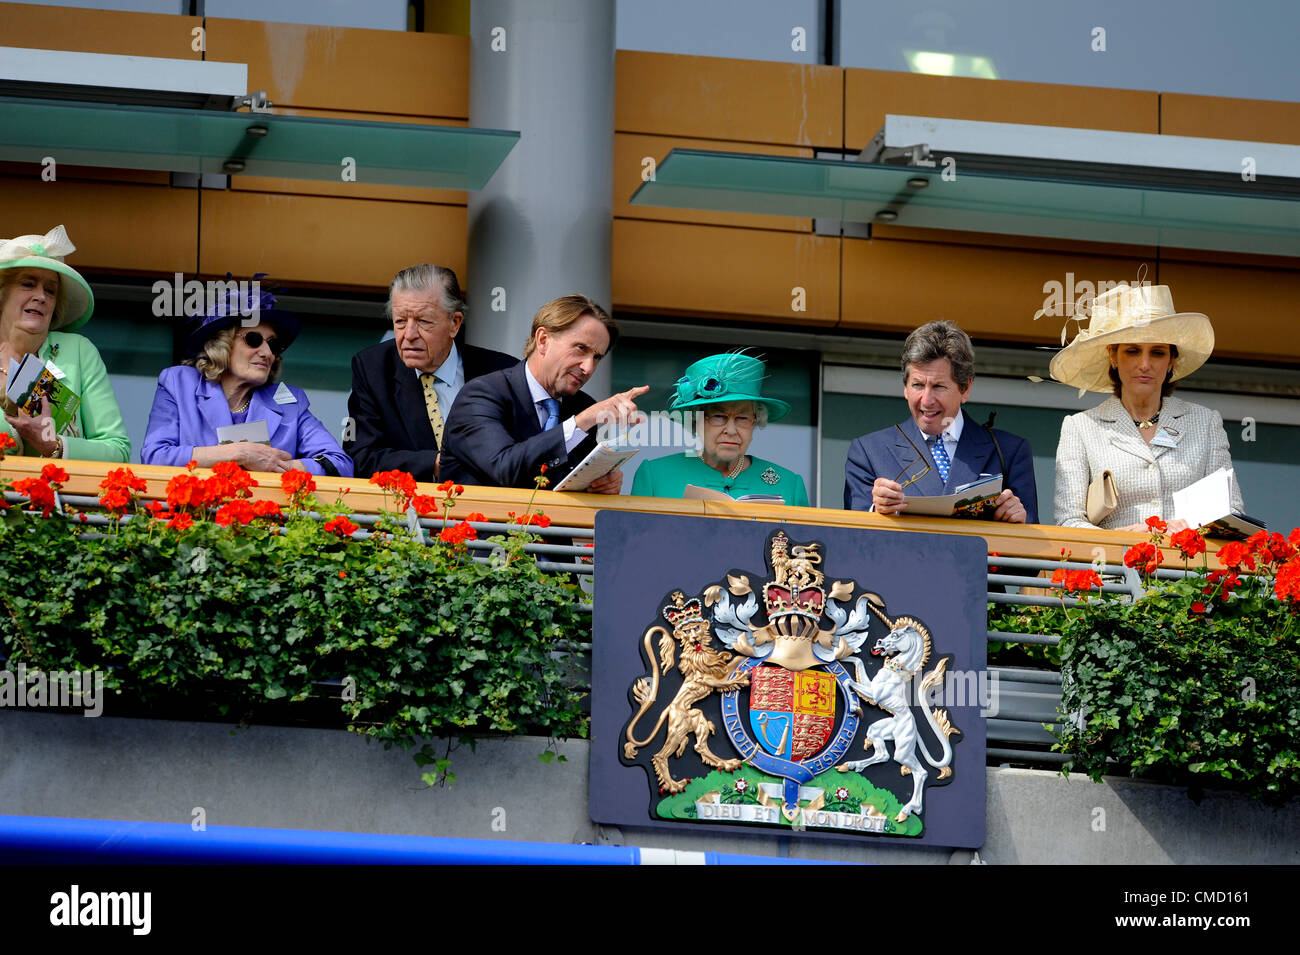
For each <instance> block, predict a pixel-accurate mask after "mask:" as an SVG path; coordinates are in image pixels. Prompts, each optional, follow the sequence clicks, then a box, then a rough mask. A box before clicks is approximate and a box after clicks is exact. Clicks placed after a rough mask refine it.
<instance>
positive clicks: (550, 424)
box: [541, 398, 560, 431]
mask: <svg viewBox="0 0 1300 955" xmlns="http://www.w3.org/2000/svg"><path fill="white" fill-rule="evenodd" d="M541 403H542V410H543V411H545V412H546V424H544V425H542V430H543V431H550V430H551V429H552V428H554V427H555V426H556V425H557V424H559V423H560V403H559V402H558V401H556V400H555V399H554V398H543V399H542V402H541Z"/></svg>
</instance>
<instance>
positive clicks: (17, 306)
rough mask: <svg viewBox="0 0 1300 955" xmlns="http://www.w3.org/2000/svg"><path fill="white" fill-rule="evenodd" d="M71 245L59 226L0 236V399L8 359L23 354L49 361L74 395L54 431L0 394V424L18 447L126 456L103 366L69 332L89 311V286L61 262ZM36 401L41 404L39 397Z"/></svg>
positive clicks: (49, 453) (52, 453) (30, 451)
mask: <svg viewBox="0 0 1300 955" xmlns="http://www.w3.org/2000/svg"><path fill="white" fill-rule="evenodd" d="M75 250H76V247H75V246H74V245H73V244H72V243H71V242H70V241H68V233H67V232H66V231H64V228H63V226H56V227H55V228H53V229H51V230H50V231H49V232H48V233H46V234H45V235H20V236H18V238H16V239H0V399H4V387H3V386H4V385H6V384H7V382H8V374H9V362H10V361H11V360H16V361H19V362H21V361H22V360H23V357H24V356H26V355H29V354H30V355H37V356H39V357H40V358H41V359H43V360H44V361H47V362H51V363H53V364H54V366H55V367H56V368H58V369H59V372H60V373H61V374H62V375H63V378H62V381H63V383H64V384H65V385H67V386H68V388H69V389H71V391H72V392H73V393H74V394H76V395H77V396H78V397H79V398H80V399H81V403H80V404H79V405H78V406H77V409H76V411H75V412H74V413H73V414H72V416H71V419H70V420H69V421H68V422H67V423H66V424H65V425H64V427H63V429H62V432H61V433H56V432H55V431H54V429H53V428H52V427H51V426H50V425H49V423H48V419H46V418H45V416H44V414H42V413H40V412H38V411H37V409H36V408H35V407H33V408H32V411H33V412H34V413H32V414H26V413H24V412H23V410H22V409H21V408H19V407H17V406H16V405H15V404H14V403H13V402H12V401H9V400H7V399H4V400H0V404H3V405H4V411H5V415H4V418H3V420H2V421H0V430H3V431H6V432H8V433H9V435H10V437H12V438H13V439H14V440H15V441H16V442H17V444H18V453H19V454H26V455H31V456H33V457H38V456H39V457H44V458H81V459H84V460H90V461H109V462H113V463H119V462H123V461H125V460H126V459H127V457H128V456H130V454H131V441H130V439H129V438H128V437H127V434H126V426H125V425H124V424H123V423H122V412H121V410H119V408H118V406H117V398H116V397H115V396H114V394H113V386H112V384H111V383H110V382H109V380H108V369H106V368H105V367H104V360H103V359H102V358H100V357H99V351H98V350H97V349H96V348H95V346H94V345H93V344H91V342H90V339H89V338H84V337H83V336H81V335H74V334H73V332H74V331H76V329H78V328H80V327H81V326H82V325H85V324H86V322H88V321H90V316H91V313H92V312H94V310H95V296H94V295H93V294H92V293H91V291H90V286H89V285H87V284H86V280H85V279H84V278H82V277H81V275H80V274H79V273H78V272H77V270H76V269H74V268H72V267H71V266H70V265H67V264H65V263H64V261H63V259H64V257H65V256H67V255H68V254H70V253H72V252H74V251H75ZM41 405H42V409H49V403H48V400H47V399H44V398H42V399H41ZM50 410H52V409H50Z"/></svg>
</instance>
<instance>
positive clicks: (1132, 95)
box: [844, 69, 1160, 149]
mask: <svg viewBox="0 0 1300 955" xmlns="http://www.w3.org/2000/svg"><path fill="white" fill-rule="evenodd" d="M844 73H845V78H844V116H845V121H844V122H845V125H844V139H845V143H844V145H845V147H846V148H848V149H862V148H864V147H865V146H866V145H867V143H868V142H870V141H871V137H872V136H874V135H876V133H877V131H879V129H880V128H881V127H882V126H884V125H885V114H886V113H894V114H897V115H903V116H937V117H940V118H943V119H975V120H982V121H984V122H990V123H1028V124H1031V125H1035V126H1067V127H1071V128H1076V129H1114V130H1120V131H1122V132H1130V133H1158V132H1160V95H1159V94H1158V93H1153V92H1147V91H1144V90H1116V89H1102V88H1100V87H1093V86H1056V85H1049V84H1046V83H1020V82H1015V81H1012V80H977V79H971V78H969V77H963V76H928V75H925V74H921V73H902V72H896V71H893V70H860V69H846V70H845V71H844Z"/></svg>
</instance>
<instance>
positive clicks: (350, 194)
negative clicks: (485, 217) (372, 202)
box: [230, 170, 469, 206]
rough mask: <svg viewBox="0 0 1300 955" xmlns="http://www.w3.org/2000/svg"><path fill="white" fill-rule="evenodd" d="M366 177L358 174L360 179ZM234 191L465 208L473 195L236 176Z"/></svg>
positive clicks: (233, 179) (233, 183)
mask: <svg viewBox="0 0 1300 955" xmlns="http://www.w3.org/2000/svg"><path fill="white" fill-rule="evenodd" d="M361 174H362V173H361V172H360V171H359V170H358V175H361ZM230 188H231V189H233V190H235V191H237V192H273V193H276V194H277V195H290V196H332V197H336V198H341V199H383V200H385V201H389V202H432V203H437V204H440V205H452V206H463V205H465V204H466V203H467V202H468V201H469V200H468V196H469V194H468V193H466V192H459V191H456V190H453V189H417V188H415V187H414V186H371V185H366V183H364V182H326V181H324V180H320V179H266V178H263V177H261V176H233V177H231V180H230Z"/></svg>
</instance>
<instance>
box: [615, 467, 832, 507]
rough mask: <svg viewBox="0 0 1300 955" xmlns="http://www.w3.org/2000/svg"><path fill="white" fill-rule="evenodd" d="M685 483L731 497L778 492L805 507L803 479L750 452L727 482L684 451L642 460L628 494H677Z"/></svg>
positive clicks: (786, 499) (790, 502) (789, 500)
mask: <svg viewBox="0 0 1300 955" xmlns="http://www.w3.org/2000/svg"><path fill="white" fill-rule="evenodd" d="M688 484H694V485H696V486H698V487H707V488H710V489H712V490H714V491H722V492H724V493H726V494H730V495H731V496H732V497H741V496H743V495H745V494H779V495H780V496H781V497H783V498H785V503H787V504H791V505H794V506H796V507H807V506H808V492H807V490H806V489H805V488H804V483H803V478H801V477H800V476H799V475H797V474H795V473H794V472H793V471H791V470H789V469H787V468H783V467H781V466H780V465H779V464H773V463H772V462H771V461H764V460H763V459H762V458H758V457H754V456H753V455H750V464H749V467H747V468H745V470H743V471H741V472H740V473H739V474H738V475H736V477H735V479H734V480H731V481H728V480H727V479H726V478H725V477H723V475H722V474H721V473H719V472H718V471H715V470H714V469H713V468H711V467H709V466H708V465H707V464H705V463H704V462H703V461H702V460H700V459H699V458H698V457H693V456H691V455H688V454H670V455H668V456H667V457H663V458H655V459H654V460H653V461H642V462H641V466H640V467H638V468H637V469H636V475H635V476H634V477H633V478H632V493H633V494H636V495H639V496H642V497H681V496H682V495H683V494H685V493H686V485H688Z"/></svg>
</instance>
